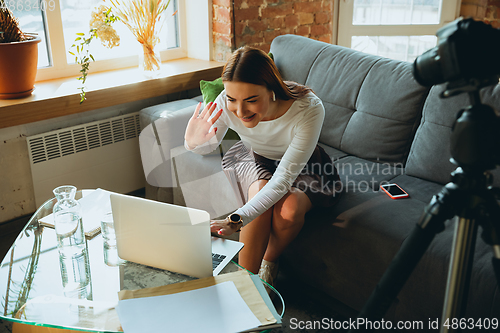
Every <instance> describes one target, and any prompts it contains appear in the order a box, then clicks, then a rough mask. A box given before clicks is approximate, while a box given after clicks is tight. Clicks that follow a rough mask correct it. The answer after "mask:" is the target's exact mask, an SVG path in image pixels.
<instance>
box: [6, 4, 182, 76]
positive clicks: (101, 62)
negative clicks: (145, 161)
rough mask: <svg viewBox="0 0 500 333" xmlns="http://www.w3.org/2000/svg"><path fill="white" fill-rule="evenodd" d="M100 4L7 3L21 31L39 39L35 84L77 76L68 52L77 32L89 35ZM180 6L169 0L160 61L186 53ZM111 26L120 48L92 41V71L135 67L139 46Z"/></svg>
mask: <svg viewBox="0 0 500 333" xmlns="http://www.w3.org/2000/svg"><path fill="white" fill-rule="evenodd" d="M99 3H102V0H6V5H7V6H8V7H9V8H10V9H11V10H12V11H13V13H14V15H15V16H16V17H18V18H19V21H20V24H21V28H22V30H23V31H25V32H31V33H36V34H38V35H39V36H40V37H41V38H42V42H41V43H40V44H39V45H40V46H39V49H38V51H39V55H38V73H37V81H38V80H47V79H52V78H58V77H64V76H77V75H78V74H79V71H80V67H79V65H77V64H75V58H74V57H73V56H72V55H70V54H69V53H68V50H69V49H70V47H71V45H73V43H74V41H75V38H76V33H78V32H83V33H88V31H89V21H90V13H91V10H92V8H94V6H96V5H98V4H99ZM183 4H184V1H183V0H171V2H170V5H169V8H168V9H167V12H166V14H165V15H164V17H165V22H164V24H163V28H162V30H161V32H162V36H160V51H161V52H160V55H161V58H162V59H167V58H168V59H176V58H182V57H185V56H186V54H187V51H186V43H185V42H184V41H183V40H182V38H183V36H184V34H183V33H182V31H181V27H182V26H183V24H184V23H183V22H182V21H183V20H184V16H183V14H182V13H185V10H180V9H182V8H179V6H181V7H182V6H183ZM176 11H177V14H176V15H173V13H174V12H176ZM113 27H114V28H115V29H116V30H117V32H118V34H119V36H120V46H118V47H115V48H113V49H108V48H106V47H104V46H102V45H101V43H100V42H99V41H98V40H96V41H94V42H92V44H91V53H92V54H93V55H94V57H95V59H96V62H93V63H92V64H91V71H92V72H95V71H101V70H109V69H118V68H125V67H131V66H135V65H137V64H138V54H139V52H140V47H139V43H138V42H137V41H136V40H135V38H134V36H133V35H132V33H131V32H130V31H129V30H128V29H127V28H126V27H125V26H124V25H123V24H122V23H121V22H115V23H114V25H113Z"/></svg>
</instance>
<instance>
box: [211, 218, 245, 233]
mask: <svg viewBox="0 0 500 333" xmlns="http://www.w3.org/2000/svg"><path fill="white" fill-rule="evenodd" d="M242 225H243V223H234V222H231V220H230V217H229V216H228V217H227V218H225V219H224V220H211V221H210V231H211V232H214V233H217V234H219V235H221V236H230V235H232V234H234V233H235V232H239V231H240V229H241V227H242Z"/></svg>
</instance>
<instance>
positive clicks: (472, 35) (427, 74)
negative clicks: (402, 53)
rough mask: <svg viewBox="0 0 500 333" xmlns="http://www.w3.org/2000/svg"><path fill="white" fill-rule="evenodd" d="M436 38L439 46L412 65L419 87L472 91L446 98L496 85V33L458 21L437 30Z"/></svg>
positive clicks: (499, 68)
mask: <svg viewBox="0 0 500 333" xmlns="http://www.w3.org/2000/svg"><path fill="white" fill-rule="evenodd" d="M436 36H437V37H438V45H437V46H436V47H434V48H432V49H430V50H428V51H426V52H425V53H423V54H422V55H420V56H419V57H417V59H415V62H414V64H413V73H414V76H415V79H416V80H417V82H418V83H420V84H421V85H423V86H432V85H435V84H439V83H443V82H449V83H450V85H449V87H450V88H453V89H456V88H460V87H465V86H470V87H471V88H470V89H467V88H466V89H464V90H460V89H459V90H458V91H456V92H454V93H451V94H450V95H449V96H451V95H454V94H457V93H460V92H464V91H470V90H471V89H479V88H482V87H485V86H488V85H492V84H496V83H498V78H499V77H500V61H499V59H498V56H499V54H500V30H499V29H495V28H493V27H492V26H490V25H488V24H486V23H483V22H480V21H474V20H473V19H470V18H469V19H463V18H459V19H457V20H455V21H453V22H451V23H449V24H447V25H446V26H444V27H442V28H441V29H439V30H438V31H437V33H436ZM444 97H448V96H446V94H445V96H444Z"/></svg>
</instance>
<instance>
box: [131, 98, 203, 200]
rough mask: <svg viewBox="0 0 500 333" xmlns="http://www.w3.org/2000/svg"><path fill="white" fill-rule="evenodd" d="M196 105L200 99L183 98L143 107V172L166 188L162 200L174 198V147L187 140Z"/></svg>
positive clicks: (154, 183)
mask: <svg viewBox="0 0 500 333" xmlns="http://www.w3.org/2000/svg"><path fill="white" fill-rule="evenodd" d="M196 105H197V101H194V100H181V101H175V102H170V103H164V104H160V105H156V106H153V107H149V108H146V109H143V110H141V111H140V122H141V129H142V131H141V134H140V135H139V147H140V151H141V160H142V166H143V169H144V175H145V177H146V181H147V183H148V184H149V185H150V186H152V187H153V188H167V189H166V192H168V193H167V194H166V195H164V199H163V200H162V201H166V202H170V203H172V202H173V194H172V190H171V189H172V188H173V187H175V186H176V184H175V180H174V179H173V177H172V168H171V150H172V149H173V148H175V147H178V146H180V145H183V144H184V131H185V129H186V126H187V123H188V121H189V118H190V117H191V116H192V115H193V112H194V110H195V108H196ZM150 189H151V187H150ZM147 197H148V198H149V196H148V194H147ZM150 199H157V198H156V197H152V198H150Z"/></svg>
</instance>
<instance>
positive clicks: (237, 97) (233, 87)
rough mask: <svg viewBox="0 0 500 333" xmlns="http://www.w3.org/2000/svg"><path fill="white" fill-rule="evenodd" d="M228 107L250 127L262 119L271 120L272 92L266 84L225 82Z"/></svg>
mask: <svg viewBox="0 0 500 333" xmlns="http://www.w3.org/2000/svg"><path fill="white" fill-rule="evenodd" d="M224 87H225V88H226V96H227V108H228V109H229V111H231V112H232V113H233V114H234V115H235V116H237V117H238V118H239V119H240V120H241V122H242V123H243V125H245V127H248V128H252V127H255V126H257V124H258V123H259V122H260V121H262V120H270V119H272V118H270V114H269V105H270V103H271V98H272V92H271V91H269V90H268V89H267V88H266V87H265V86H260V85H256V84H251V83H245V82H232V81H226V82H224Z"/></svg>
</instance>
